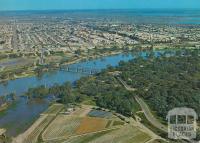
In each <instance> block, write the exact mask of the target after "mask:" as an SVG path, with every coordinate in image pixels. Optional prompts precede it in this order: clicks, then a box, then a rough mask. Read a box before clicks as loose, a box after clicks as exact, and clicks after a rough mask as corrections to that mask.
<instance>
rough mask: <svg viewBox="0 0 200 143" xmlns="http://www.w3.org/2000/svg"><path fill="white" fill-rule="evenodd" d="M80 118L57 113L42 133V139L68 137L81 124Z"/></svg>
mask: <svg viewBox="0 0 200 143" xmlns="http://www.w3.org/2000/svg"><path fill="white" fill-rule="evenodd" d="M81 120H82V118H79V117H73V116H70V117H68V116H67V115H58V116H57V117H56V119H55V120H54V121H53V122H52V123H51V124H50V125H49V126H48V128H47V129H46V131H45V132H44V133H43V135H42V137H43V140H51V139H54V138H60V137H68V136H70V135H72V134H74V133H75V130H76V129H77V128H78V126H79V125H80V124H81Z"/></svg>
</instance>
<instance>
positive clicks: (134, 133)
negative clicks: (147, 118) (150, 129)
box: [63, 125, 151, 143]
mask: <svg viewBox="0 0 200 143" xmlns="http://www.w3.org/2000/svg"><path fill="white" fill-rule="evenodd" d="M150 139H151V138H150V137H149V136H148V135H147V134H145V133H143V132H141V131H140V130H138V129H137V128H135V127H133V126H130V125H126V126H124V127H122V128H120V129H111V130H106V131H102V132H98V133H95V134H88V135H85V136H82V137H77V138H73V139H69V140H67V141H64V142H63V143H145V142H146V141H148V140H150Z"/></svg>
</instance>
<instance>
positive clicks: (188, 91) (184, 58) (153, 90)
mask: <svg viewBox="0 0 200 143" xmlns="http://www.w3.org/2000/svg"><path fill="white" fill-rule="evenodd" d="M199 63H200V57H199V50H182V51H177V52H176V53H175V55H173V56H170V57H166V56H165V54H163V55H161V57H159V58H158V57H157V58H156V57H154V56H149V57H148V59H144V58H137V59H134V60H132V61H130V62H126V63H125V62H121V63H120V66H119V67H118V70H120V71H122V74H121V75H120V76H121V78H122V79H123V80H125V81H126V82H127V83H128V84H129V85H130V86H132V87H133V88H136V89H137V92H136V94H137V95H139V96H141V97H143V98H144V99H145V100H146V101H147V103H148V104H149V105H150V107H151V108H152V109H153V110H154V111H156V112H157V113H158V115H159V116H160V117H162V118H163V119H165V117H166V115H167V112H168V111H169V110H171V109H173V108H175V107H184V106H185V107H190V108H193V109H195V110H196V112H197V113H198V114H199V115H200V110H199V109H200V64H199Z"/></svg>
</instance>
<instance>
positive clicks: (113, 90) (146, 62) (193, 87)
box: [26, 49, 200, 120]
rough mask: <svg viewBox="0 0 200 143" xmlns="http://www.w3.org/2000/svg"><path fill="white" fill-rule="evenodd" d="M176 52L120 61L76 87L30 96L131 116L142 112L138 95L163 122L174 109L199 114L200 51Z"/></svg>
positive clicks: (35, 92)
mask: <svg viewBox="0 0 200 143" xmlns="http://www.w3.org/2000/svg"><path fill="white" fill-rule="evenodd" d="M172 53H173V56H166V55H168V54H169V52H167V51H166V52H164V53H163V54H162V55H160V56H155V55H154V54H153V52H148V54H147V55H146V58H142V57H140V56H139V57H137V58H135V59H133V60H131V61H129V62H120V64H119V66H118V67H115V68H114V67H109V68H108V69H107V70H104V71H102V72H101V73H100V74H98V75H96V76H93V77H91V76H90V77H83V78H81V79H80V80H78V81H77V83H76V87H75V88H72V85H71V84H70V83H65V84H63V85H54V86H53V87H50V88H45V87H44V86H40V87H37V88H34V89H29V91H28V92H27V94H26V95H28V96H29V97H30V98H31V97H33V98H35V97H39V98H42V97H44V96H47V95H54V96H55V97H57V98H58V99H59V100H58V101H59V102H62V103H77V102H79V103H80V102H84V101H85V100H89V101H90V102H91V103H93V104H96V105H98V106H100V107H104V108H108V109H111V110H115V111H117V112H119V113H121V114H123V115H127V116H131V115H132V114H133V113H135V112H136V111H137V110H139V107H138V105H137V103H136V101H135V100H134V98H133V96H134V95H135V94H137V95H139V96H141V97H143V99H144V100H145V101H146V102H147V103H148V104H149V106H150V108H151V109H152V110H153V111H156V114H157V115H158V116H159V117H161V119H163V120H164V119H165V116H166V114H167V112H168V111H169V110H170V109H172V108H174V107H182V106H187V107H191V108H194V109H195V110H196V112H197V113H199V112H200V111H199V110H198V109H199V108H200V107H199V106H200V104H199V101H200V94H199V91H200V90H199V88H200V65H199V63H200V57H199V50H187V49H183V50H178V51H176V52H174V51H173V52H172ZM172 53H171V55H172ZM115 71H120V74H119V76H120V77H121V78H122V79H123V80H124V81H126V82H127V84H128V85H130V86H131V87H133V88H135V89H136V91H135V92H130V91H126V90H125V89H124V88H123V87H122V86H121V85H120V84H119V83H118V81H117V80H116V79H115V78H114V76H111V74H110V73H111V72H115Z"/></svg>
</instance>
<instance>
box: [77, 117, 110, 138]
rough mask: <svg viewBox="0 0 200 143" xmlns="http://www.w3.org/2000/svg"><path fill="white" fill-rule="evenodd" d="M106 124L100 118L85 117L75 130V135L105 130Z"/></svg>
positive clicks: (105, 121)
mask: <svg viewBox="0 0 200 143" xmlns="http://www.w3.org/2000/svg"><path fill="white" fill-rule="evenodd" d="M107 122H108V121H107V120H105V119H102V118H94V117H85V118H84V119H83V120H82V122H81V125H80V126H79V127H78V128H77V130H76V134H78V135H80V134H86V133H91V132H97V131H100V130H103V129H105V128H106V125H107Z"/></svg>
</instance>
